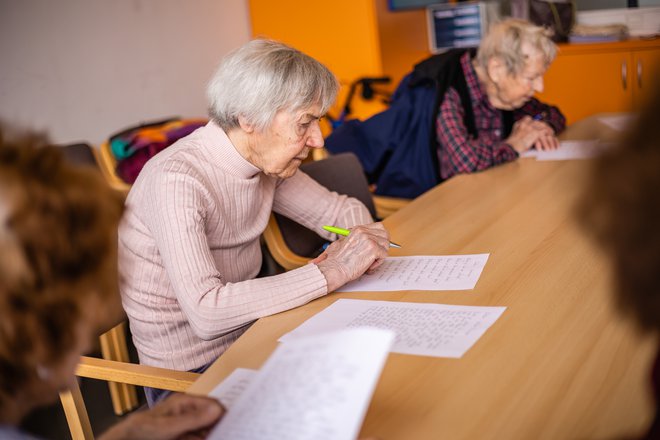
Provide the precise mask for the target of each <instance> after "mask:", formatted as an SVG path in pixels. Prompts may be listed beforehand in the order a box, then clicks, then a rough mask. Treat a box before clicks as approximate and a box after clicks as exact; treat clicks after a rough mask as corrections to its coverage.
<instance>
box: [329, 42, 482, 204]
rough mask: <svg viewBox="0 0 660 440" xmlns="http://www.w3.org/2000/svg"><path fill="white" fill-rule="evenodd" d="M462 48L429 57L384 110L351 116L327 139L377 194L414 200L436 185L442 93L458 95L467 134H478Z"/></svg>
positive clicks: (401, 84)
mask: <svg viewBox="0 0 660 440" xmlns="http://www.w3.org/2000/svg"><path fill="white" fill-rule="evenodd" d="M465 51H466V50H465V49H456V50H451V51H449V52H446V53H444V54H441V55H435V56H432V57H430V58H428V59H426V60H424V61H422V62H421V63H419V64H417V65H416V66H415V68H414V70H413V72H412V73H410V74H408V75H407V76H405V77H404V78H403V80H402V81H401V83H400V84H399V86H398V87H397V89H396V91H395V92H394V95H393V97H392V103H391V104H390V106H389V107H388V108H387V109H386V110H385V111H383V112H381V113H378V114H376V115H374V116H372V117H371V118H369V119H367V120H365V121H359V120H350V121H347V122H345V123H344V124H343V125H341V126H339V127H338V128H337V129H335V131H333V132H332V133H331V134H330V136H328V138H327V139H326V141H325V146H326V148H327V149H328V151H330V152H331V153H335V154H336V153H343V152H347V151H348V152H353V153H355V154H356V155H357V156H358V158H359V159H360V162H361V163H362V167H363V168H364V171H365V174H366V175H367V179H368V180H369V182H370V183H375V184H376V194H380V195H386V196H392V197H404V198H415V197H417V196H418V195H420V194H422V193H424V192H426V191H427V190H429V189H431V188H433V187H434V186H435V185H437V184H438V183H440V174H439V171H438V156H437V147H438V144H437V140H436V134H435V125H436V124H435V120H436V118H437V115H438V110H439V107H440V103H441V100H442V98H443V97H444V93H445V91H446V90H447V89H448V88H449V87H454V88H456V90H457V91H458V93H459V95H460V96H461V102H462V104H463V107H464V109H465V125H466V127H467V129H468V132H470V133H471V134H472V133H474V134H476V129H475V127H474V125H475V124H474V114H473V112H472V104H471V101H470V98H469V93H468V90H467V84H466V83H465V77H464V75H463V71H462V68H461V64H460V57H461V56H462V55H463V54H464V53H465Z"/></svg>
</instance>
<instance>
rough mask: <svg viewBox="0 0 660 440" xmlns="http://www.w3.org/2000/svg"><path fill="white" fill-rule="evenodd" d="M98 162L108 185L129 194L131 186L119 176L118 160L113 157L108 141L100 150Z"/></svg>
mask: <svg viewBox="0 0 660 440" xmlns="http://www.w3.org/2000/svg"><path fill="white" fill-rule="evenodd" d="M97 162H98V165H99V168H100V169H101V173H103V176H104V177H105V179H106V180H107V182H108V184H109V185H110V186H111V187H112V188H114V189H116V190H117V191H121V192H123V193H125V194H127V193H128V191H129V190H130V189H131V185H130V184H128V183H126V182H124V181H123V180H122V179H121V177H119V176H118V175H117V171H116V170H117V159H115V156H113V154H112V151H111V149H110V143H109V142H108V141H105V142H103V143H102V144H101V145H100V147H99V148H98V152H97Z"/></svg>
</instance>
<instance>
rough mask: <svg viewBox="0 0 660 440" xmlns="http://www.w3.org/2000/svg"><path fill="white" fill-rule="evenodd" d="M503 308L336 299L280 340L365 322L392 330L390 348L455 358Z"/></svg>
mask: <svg viewBox="0 0 660 440" xmlns="http://www.w3.org/2000/svg"><path fill="white" fill-rule="evenodd" d="M505 309H506V307H473V306H454V305H446V304H426V303H424V304H419V303H405V302H392V301H367V300H357V299H340V300H338V301H336V302H334V303H333V304H332V305H330V306H329V307H327V308H325V309H324V310H322V311H321V312H319V313H317V314H316V315H314V316H313V317H311V318H310V319H308V320H307V321H305V322H304V323H302V324H301V325H300V326H298V327H297V328H296V329H294V330H293V331H292V332H290V333H287V334H285V335H284V336H282V337H281V338H280V341H281V342H285V343H288V342H289V341H295V340H297V339H298V338H301V337H308V336H311V335H315V334H320V333H321V334H322V333H324V332H328V331H332V330H339V329H344V328H352V327H361V326H367V327H376V328H382V329H387V330H392V331H393V332H395V333H396V340H395V341H394V345H393V346H392V352H394V353H403V354H414V355H420V356H434V357H452V358H459V357H461V356H463V355H464V354H465V352H467V351H468V349H469V348H470V347H472V345H474V343H475V342H477V340H478V339H479V338H480V337H481V336H482V335H483V334H484V333H485V332H486V330H488V328H489V327H490V326H491V325H493V323H494V322H495V321H497V319H498V318H499V317H500V315H501V314H502V313H503V312H504V310H505Z"/></svg>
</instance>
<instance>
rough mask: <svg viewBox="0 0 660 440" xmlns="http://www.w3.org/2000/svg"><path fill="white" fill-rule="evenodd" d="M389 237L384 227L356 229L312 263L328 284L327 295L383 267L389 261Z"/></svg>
mask: <svg viewBox="0 0 660 440" xmlns="http://www.w3.org/2000/svg"><path fill="white" fill-rule="evenodd" d="M389 246H390V234H389V233H388V232H387V230H386V229H385V227H383V224H382V223H372V224H370V225H362V226H356V227H354V228H352V229H351V233H350V235H349V236H348V237H343V238H340V239H339V240H337V241H335V242H333V243H331V244H330V246H328V249H326V250H325V252H323V253H322V254H321V255H319V256H318V257H316V258H315V259H314V260H312V263H314V264H316V265H317V266H318V267H319V270H320V271H321V273H322V274H323V276H325V279H326V281H327V283H328V292H332V291H334V290H336V289H338V288H339V287H341V286H343V285H344V284H346V283H348V282H349V281H352V280H354V279H356V278H358V277H359V276H360V275H362V274H363V273H365V272H366V271H367V270H373V269H375V268H377V267H378V266H380V265H381V263H382V262H383V259H384V258H385V257H387V253H388V251H389Z"/></svg>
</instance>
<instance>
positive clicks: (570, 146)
mask: <svg viewBox="0 0 660 440" xmlns="http://www.w3.org/2000/svg"><path fill="white" fill-rule="evenodd" d="M605 146H606V145H605V144H601V143H599V142H598V141H596V140H589V141H561V142H560V143H559V148H557V149H556V150H543V151H537V150H527V151H525V152H524V153H522V154H521V155H520V157H535V158H536V160H541V161H543V160H572V159H589V158H592V157H596V156H598V155H599V154H600V153H602V152H603V150H604V148H605Z"/></svg>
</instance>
